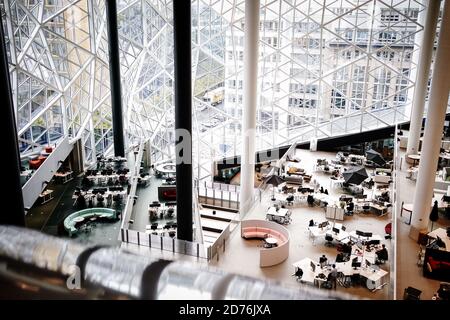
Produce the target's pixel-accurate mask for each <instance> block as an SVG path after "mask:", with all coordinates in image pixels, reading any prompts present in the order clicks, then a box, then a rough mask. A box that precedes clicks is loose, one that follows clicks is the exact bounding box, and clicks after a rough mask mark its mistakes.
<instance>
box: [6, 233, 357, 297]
mask: <svg viewBox="0 0 450 320" xmlns="http://www.w3.org/2000/svg"><path fill="white" fill-rule="evenodd" d="M1 260H4V261H7V260H9V261H11V260H12V261H14V262H19V263H21V264H23V265H24V266H33V267H37V268H39V269H41V270H43V271H52V272H56V273H58V274H59V275H61V276H62V277H73V276H76V274H75V275H74V274H73V273H74V270H77V268H78V269H79V270H80V272H79V274H80V275H81V277H82V279H81V281H82V284H83V290H86V291H90V290H92V291H94V290H97V289H102V290H103V291H106V292H110V293H115V294H118V295H120V296H122V297H123V296H124V297H127V298H130V299H190V300H196V299H200V300H209V299H215V300H219V299H230V300H233V299H239V300H247V299H254V300H258V299H264V300H276V299H286V300H287V299H289V300H295V299H298V300H306V299H307V300H311V299H313V300H319V299H320V300H322V299H342V298H345V299H351V298H352V297H351V296H347V295H344V296H339V297H338V296H336V294H335V293H334V292H331V291H326V290H318V289H315V288H310V287H307V286H301V288H292V287H286V286H283V285H281V284H279V283H277V282H273V281H263V280H260V279H255V278H251V277H246V276H241V275H236V274H231V273H227V272H224V271H222V270H218V269H215V268H210V267H207V266H204V265H197V264H194V263H188V262H183V261H173V262H172V261H167V260H159V259H152V258H150V257H145V256H139V255H136V254H133V253H129V252H127V251H124V250H121V249H119V248H105V247H96V246H85V245H82V244H79V243H77V242H75V241H74V240H66V239H60V238H56V237H53V236H49V235H45V234H42V233H40V232H37V231H33V230H29V229H24V228H19V227H13V226H0V261H1ZM6 263H7V262H6ZM74 266H76V267H77V268H74ZM36 277H37V275H36ZM42 281H44V282H45V281H46V279H45V277H44V279H43V280H42ZM109 296H111V295H109Z"/></svg>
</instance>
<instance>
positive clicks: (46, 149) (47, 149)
mask: <svg viewBox="0 0 450 320" xmlns="http://www.w3.org/2000/svg"><path fill="white" fill-rule="evenodd" d="M52 151H53V148H52V147H46V148H45V152H47V153H50V152H52Z"/></svg>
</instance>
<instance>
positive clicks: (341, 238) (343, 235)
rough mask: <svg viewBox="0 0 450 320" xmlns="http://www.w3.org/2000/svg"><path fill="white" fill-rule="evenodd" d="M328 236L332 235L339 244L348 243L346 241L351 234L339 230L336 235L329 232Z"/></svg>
mask: <svg viewBox="0 0 450 320" xmlns="http://www.w3.org/2000/svg"><path fill="white" fill-rule="evenodd" d="M327 234H329V235H331V236H332V237H333V239H335V240H336V241H338V242H342V243H347V242H348V241H346V240H347V239H348V237H349V233H348V232H346V231H342V230H339V233H335V232H332V231H329V232H327Z"/></svg>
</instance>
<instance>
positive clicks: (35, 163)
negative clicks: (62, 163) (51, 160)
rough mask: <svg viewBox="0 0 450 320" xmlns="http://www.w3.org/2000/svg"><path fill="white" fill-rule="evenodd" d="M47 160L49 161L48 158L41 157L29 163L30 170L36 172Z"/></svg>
mask: <svg viewBox="0 0 450 320" xmlns="http://www.w3.org/2000/svg"><path fill="white" fill-rule="evenodd" d="M45 159H47V158H46V157H43V156H40V157H38V158H37V159H34V160H30V161H28V165H29V167H30V169H35V170H36V169H37V168H39V167H40V166H41V164H42V163H44V161H45Z"/></svg>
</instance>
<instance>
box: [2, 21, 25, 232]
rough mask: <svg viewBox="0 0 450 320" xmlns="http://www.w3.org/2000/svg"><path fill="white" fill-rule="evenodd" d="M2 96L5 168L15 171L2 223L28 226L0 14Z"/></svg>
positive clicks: (8, 191)
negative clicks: (26, 224) (26, 223)
mask: <svg viewBox="0 0 450 320" xmlns="http://www.w3.org/2000/svg"><path fill="white" fill-rule="evenodd" d="M0 59H1V61H0V81H1V83H2V84H1V85H0V97H2V100H3V103H4V108H3V110H2V116H1V117H0V118H1V119H2V120H1V121H0V126H1V127H2V128H3V137H2V145H3V153H4V154H5V155H6V157H3V161H5V163H4V164H3V166H4V168H6V169H7V170H8V171H9V172H11V173H12V175H11V178H10V179H8V182H7V184H8V187H7V188H4V189H3V197H4V199H7V203H8V209H6V208H5V209H4V210H2V212H0V224H10V225H17V226H25V211H24V207H23V197H22V186H21V184H20V157H19V147H18V139H17V128H16V119H15V115H14V103H13V98H12V91H11V82H10V80H9V68H8V57H7V52H6V43H5V34H4V32H3V24H2V21H1V18H0Z"/></svg>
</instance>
